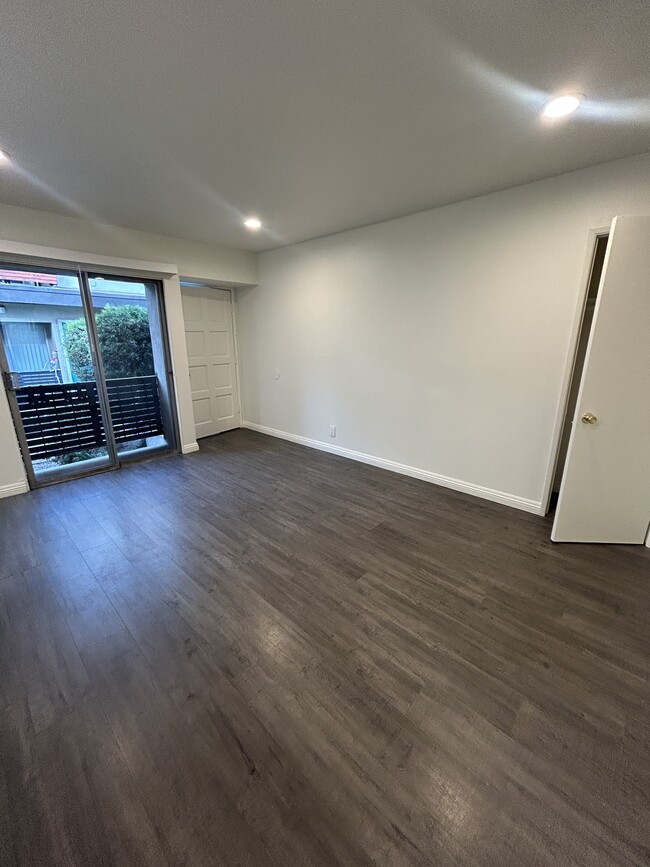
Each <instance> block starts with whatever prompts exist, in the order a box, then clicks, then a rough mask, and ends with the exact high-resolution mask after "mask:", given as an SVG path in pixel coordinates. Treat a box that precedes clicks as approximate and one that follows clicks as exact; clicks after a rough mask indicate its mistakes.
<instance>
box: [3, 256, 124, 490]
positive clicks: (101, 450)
mask: <svg viewBox="0 0 650 867" xmlns="http://www.w3.org/2000/svg"><path fill="white" fill-rule="evenodd" d="M0 336H1V337H2V341H3V344H4V349H5V354H6V356H7V361H8V364H9V369H10V370H11V371H12V372H13V373H14V382H15V384H16V399H17V402H18V407H19V411H20V416H21V421H22V424H23V428H24V431H25V437H26V439H27V443H28V447H29V456H30V458H31V461H32V466H33V468H34V475H35V477H36V481H37V482H45V481H56V480H58V479H62V478H65V477H66V476H69V475H76V474H77V473H81V472H84V471H86V470H88V471H90V470H95V469H100V468H103V467H106V466H109V465H110V463H111V461H110V458H109V455H108V450H107V448H106V437H105V428H104V420H103V417H102V412H101V406H100V403H99V399H98V396H97V386H96V383H95V370H94V367H93V363H92V360H91V356H90V345H89V342H88V331H87V329H86V322H85V319H84V314H83V306H82V303H81V292H80V287H79V279H78V277H77V275H76V274H69V273H63V272H61V273H58V272H53V271H46V270H40V269H36V270H35V269H30V268H26V267H25V268H19V267H18V266H12V265H3V266H0Z"/></svg>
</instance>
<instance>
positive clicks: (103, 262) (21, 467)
mask: <svg viewBox="0 0 650 867" xmlns="http://www.w3.org/2000/svg"><path fill="white" fill-rule="evenodd" d="M0 259H2V260H3V261H5V262H7V263H8V264H14V265H23V266H26V265H30V264H31V265H32V266H41V267H43V268H46V269H48V268H49V269H57V268H59V269H65V270H66V271H75V272H76V271H78V270H79V269H81V270H86V271H89V272H92V273H101V274H107V275H113V276H115V277H118V278H119V277H124V278H131V279H148V280H157V281H160V282H161V284H162V292H161V301H162V307H161V310H164V311H165V320H164V323H163V325H164V328H163V333H164V334H165V336H166V339H167V341H168V349H169V355H168V358H169V361H170V378H171V386H172V388H171V392H170V397H171V399H172V406H173V410H174V412H173V415H174V418H175V425H176V446H177V449H178V451H180V452H182V454H189V453H191V452H195V451H198V448H199V447H198V443H197V442H196V436H195V434H194V418H193V413H192V402H191V395H190V383H189V368H188V364H187V347H186V345H185V330H184V323H183V314H182V304H181V292H180V276H179V268H178V265H176V264H173V263H167V262H155V261H150V260H139V259H127V258H122V257H120V258H118V257H113V256H104V255H102V254H96V253H88V252H85V251H84V252H80V251H76V250H68V249H61V248H55V247H48V246H44V245H39V244H27V243H24V242H22V241H11V240H6V239H4V240H3V239H0ZM0 391H1V392H2V393H3V394H4V393H6V394H7V400H8V408H9V409H11V397H10V392H5V389H4V388H0ZM1 399H2V397H1V395H0V400H1ZM14 399H15V396H14ZM11 430H12V433H13V434H14V436H15V437H16V439H15V440H14V442H15V443H16V446H17V448H16V450H15V457H14V456H12V457H11V460H10V466H11V468H12V469H11V470H10V471H11V472H13V473H15V476H16V478H21V477H22V481H19V482H16V483H14V487H15V488H16V489H17V492H19V491H20V490H22V491H25V490H27V489H28V487H30V485H29V484H28V483H29V478H28V475H27V470H26V468H25V463H24V461H23V459H22V454H21V451H22V450H21V447H20V446H21V444H20V439H19V437H18V434H17V432H16V431H15V426H14V424H13V419H12V422H11ZM99 471H103V469H102V470H99ZM66 478H69V479H71V478H73V475H72V474H70V475H69V476H67V477H66Z"/></svg>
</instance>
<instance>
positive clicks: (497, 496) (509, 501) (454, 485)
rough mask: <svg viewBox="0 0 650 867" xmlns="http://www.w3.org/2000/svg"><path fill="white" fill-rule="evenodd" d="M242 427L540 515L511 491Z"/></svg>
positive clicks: (538, 508)
mask: <svg viewBox="0 0 650 867" xmlns="http://www.w3.org/2000/svg"><path fill="white" fill-rule="evenodd" d="M242 427H245V428H249V429H250V430H255V431H258V432H259V433H263V434H267V435H268V436H272V437H278V438H279V439H283V440H289V442H292V443H299V444H300V445H303V446H308V447H309V448H312V449H318V450H319V451H322V452H330V453H331V454H334V455H340V456H341V457H343V458H350V460H353V461H360V462H361V463H363V464H371V465H372V466H373V467H380V468H381V469H382V470H390V471H391V472H393V473H400V474H401V475H403V476H411V477H412V478H414V479H422V481H425V482H431V483H432V484H434V485H441V486H442V487H443V488H451V490H453V491H461V493H463V494H471V495H472V496H474V497H480V498H481V499H483V500H491V501H492V502H493V503H501V505H503V506H512V507H513V508H514V509H521V510H522V511H524V512H532V514H534V515H542V514H544V512H543V511H542V504H541V502H538V501H536V500H527V499H525V498H524V497H518V496H516V495H515V494H506V493H504V492H503V491H495V490H493V489H492V488H485V487H483V486H482V485H474V484H472V483H471V482H463V481H461V480H460V479H452V478H451V477H449V476H441V475H440V474H439V473H432V472H431V471H430V470H422V469H420V468H419V467H411V466H409V465H408V464H400V463H398V462H397V461H389V460H386V458H378V457H375V456H374V455H366V454H364V453H363V452H357V451H354V450H353V449H345V448H342V447H341V446H334V445H330V443H324V442H321V441H320V440H312V439H309V438H308V437H301V436H297V435H296V434H291V433H287V432H286V431H281V430H276V429H275V428H272V427H266V426H265V425H262V424H255V422H252V421H242Z"/></svg>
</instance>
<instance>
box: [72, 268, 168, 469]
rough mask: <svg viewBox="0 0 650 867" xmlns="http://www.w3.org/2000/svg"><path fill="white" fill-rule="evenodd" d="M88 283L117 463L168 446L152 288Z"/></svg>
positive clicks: (99, 280) (94, 278)
mask: <svg viewBox="0 0 650 867" xmlns="http://www.w3.org/2000/svg"><path fill="white" fill-rule="evenodd" d="M88 282H89V287H90V294H91V299H92V307H93V313H94V316H95V323H96V326H97V338H98V341H99V348H100V350H101V355H102V365H103V368H104V376H105V377H106V388H107V391H108V400H109V405H110V410H111V421H112V425H113V432H114V435H115V441H116V444H117V451H118V454H119V456H120V459H122V460H125V459H127V458H130V457H131V456H133V457H135V456H137V457H142V456H143V455H146V454H147V453H149V452H153V451H158V450H160V449H166V448H170V447H172V446H173V442H174V441H173V425H172V423H171V410H170V402H169V399H168V398H169V396H168V394H167V375H166V370H167V365H166V363H165V348H164V344H163V339H162V329H161V317H160V311H159V307H158V305H159V287H158V284H157V283H156V282H154V281H144V282H138V281H136V280H125V279H123V278H115V277H109V276H102V275H99V274H90V275H89V281H88Z"/></svg>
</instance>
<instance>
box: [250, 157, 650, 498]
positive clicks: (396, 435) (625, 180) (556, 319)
mask: <svg viewBox="0 0 650 867" xmlns="http://www.w3.org/2000/svg"><path fill="white" fill-rule="evenodd" d="M432 170H435V163H432ZM617 214H650V155H644V156H641V157H634V158H631V159H626V160H620V161H617V162H613V163H608V164H605V165H602V166H598V167H595V168H591V169H586V170H584V171H580V172H574V173H571V174H567V175H564V176H561V177H557V178H553V179H550V180H547V181H541V182H538V183H535V184H530V185H527V186H522V187H518V188H515V189H512V190H508V191H505V192H502V193H496V194H493V195H489V196H483V197H481V198H477V199H473V200H470V201H467V202H463V203H460V204H456V205H450V206H447V207H444V208H438V209H435V210H432V211H427V212H425V213H421V214H417V215H414V216H410V217H404V218H400V219H397V220H392V221H389V222H386V223H382V224H379V225H374V226H370V227H367V228H363V229H357V230H354V231H350V232H345V233H342V234H339V235H334V236H331V237H327V238H322V239H320V240H316V241H310V242H307V243H303V244H299V245H296V246H293V247H288V248H284V249H280V250H276V251H272V252H269V253H265V254H262V255H261V256H260V259H259V269H260V270H259V286H257V287H254V288H246V289H240V290H238V291H237V293H236V297H237V317H238V326H239V343H240V361H241V374H242V390H243V399H244V418H245V419H246V422H247V423H248V424H250V425H251V426H256V427H259V428H261V429H263V430H266V431H267V432H276V433H278V432H279V433H282V434H284V435H287V434H288V435H290V436H292V437H294V438H298V439H307V440H310V441H313V442H312V444H316V445H320V446H324V447H326V448H329V447H331V446H336V447H337V448H339V449H342V450H343V453H349V452H348V451H347V450H350V451H351V452H352V453H361V456H362V459H363V457H364V456H365V458H366V459H371V460H374V459H380V460H379V462H380V464H382V465H386V466H394V464H396V465H398V466H397V467H396V468H398V469H401V470H402V471H406V472H411V473H412V474H414V475H419V476H421V477H424V478H429V479H431V480H432V481H439V482H441V483H443V484H448V485H450V486H452V487H456V488H459V489H461V490H469V491H472V492H474V493H477V494H479V495H481V496H486V497H488V498H491V499H496V500H498V501H501V502H507V503H510V504H511V505H516V506H519V507H521V508H526V509H528V510H530V511H539V510H540V508H541V504H542V502H543V500H544V496H545V488H546V485H547V483H548V484H550V479H551V475H552V473H551V470H552V467H550V466H549V464H550V462H551V460H552V453H553V452H554V447H553V446H554V443H555V442H556V440H557V437H558V436H559V430H560V425H561V420H562V409H563V400H564V397H565V393H563V383H564V381H565V380H566V379H567V376H566V372H567V369H568V367H569V365H570V362H571V353H572V348H573V346H574V344H575V339H576V337H577V331H576V326H577V321H578V316H577V312H578V308H579V307H580V306H581V304H582V301H583V298H584V293H585V291H586V280H587V262H588V258H589V254H590V250H591V247H592V245H593V243H594V238H593V235H592V230H595V229H599V228H602V227H605V226H608V225H609V223H610V222H611V220H612V218H613V217H614V216H615V215H617ZM274 370H279V371H280V378H279V379H275V378H274V376H273V372H274ZM330 424H335V425H336V426H337V437H336V439H335V440H332V439H330V438H329V436H328V426H329V425H330ZM353 456H357V457H358V456H359V455H358V454H357V455H354V454H353ZM368 456H369V458H368ZM391 462H394V464H392V463H391Z"/></svg>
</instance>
